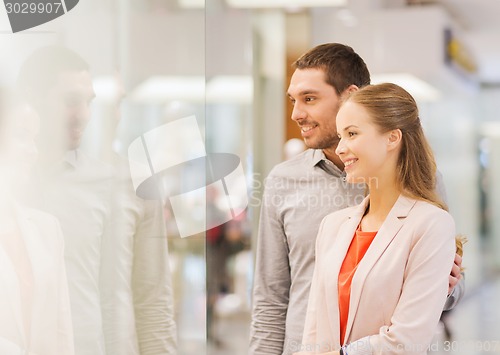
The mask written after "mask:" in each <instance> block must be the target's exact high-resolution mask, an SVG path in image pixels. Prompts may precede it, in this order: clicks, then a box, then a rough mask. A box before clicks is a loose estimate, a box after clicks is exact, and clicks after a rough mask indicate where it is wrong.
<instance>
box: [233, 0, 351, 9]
mask: <svg viewBox="0 0 500 355" xmlns="http://www.w3.org/2000/svg"><path fill="white" fill-rule="evenodd" d="M226 2H227V4H228V5H229V6H232V7H239V8H277V7H283V8H297V7H337V6H345V5H347V0H226Z"/></svg>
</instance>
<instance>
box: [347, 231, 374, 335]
mask: <svg viewBox="0 0 500 355" xmlns="http://www.w3.org/2000/svg"><path fill="white" fill-rule="evenodd" d="M375 235H377V232H362V231H361V226H360V227H358V229H357V230H356V233H355V235H354V238H353V239H352V242H351V245H350V246H349V250H347V254H346V256H345V258H344V262H343V263H342V267H341V268H340V273H339V285H338V288H339V290H338V291H339V313H340V341H341V342H342V343H344V337H345V331H346V327H347V317H348V315H349V299H350V297H351V283H352V278H353V276H354V273H355V272H356V269H357V267H358V264H359V262H360V261H361V259H362V258H363V256H364V255H365V253H366V251H367V250H368V247H369V246H370V244H371V242H372V241H373V238H375Z"/></svg>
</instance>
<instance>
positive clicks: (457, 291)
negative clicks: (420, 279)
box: [436, 171, 465, 311]
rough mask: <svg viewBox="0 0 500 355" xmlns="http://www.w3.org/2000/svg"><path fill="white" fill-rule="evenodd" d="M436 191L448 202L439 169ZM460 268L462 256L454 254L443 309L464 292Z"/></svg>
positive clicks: (459, 297) (455, 302) (452, 305)
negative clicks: (446, 297)
mask: <svg viewBox="0 0 500 355" xmlns="http://www.w3.org/2000/svg"><path fill="white" fill-rule="evenodd" d="M436 193H437V194H438V196H439V197H440V198H441V200H442V201H443V202H444V203H448V201H447V197H446V188H445V186H444V182H443V175H442V174H441V172H440V171H437V172H436ZM461 269H462V257H461V256H460V255H458V254H455V261H454V264H453V267H452V268H451V272H450V277H449V285H448V299H447V300H446V303H445V305H444V309H443V311H449V310H451V309H453V308H454V307H455V306H456V305H457V304H458V302H459V301H460V300H461V299H462V297H463V295H464V293H465V279H464V277H463V276H464V274H463V273H461V272H460V270H461Z"/></svg>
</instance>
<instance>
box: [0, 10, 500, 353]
mask: <svg viewBox="0 0 500 355" xmlns="http://www.w3.org/2000/svg"><path fill="white" fill-rule="evenodd" d="M499 14H500V2H499V1H497V0H406V1H405V0H287V1H285V0H283V1H282V0H206V1H204V0H81V1H80V2H79V3H78V5H77V6H76V7H75V8H74V9H72V10H71V11H69V12H68V13H67V14H66V15H65V16H62V17H61V18H58V19H56V20H54V21H51V22H48V23H46V24H44V25H41V26H38V27H35V28H33V29H30V30H27V31H24V32H20V33H16V34H12V33H11V32H10V27H9V25H8V20H7V16H6V14H4V13H3V11H2V15H1V18H0V26H1V31H2V32H1V34H0V48H1V51H0V58H1V67H0V73H1V75H0V81H1V85H2V86H9V85H13V83H14V82H15V80H16V75H17V72H18V70H19V67H20V64H21V63H22V62H23V60H24V58H26V56H27V55H28V54H29V53H31V52H32V51H33V50H34V49H35V48H37V47H39V46H42V45H45V44H51V43H58V44H64V45H66V46H68V47H70V48H72V49H74V50H75V51H77V52H78V53H80V54H81V55H82V56H83V57H84V58H85V59H86V60H87V61H88V62H89V63H90V67H91V72H92V75H93V80H94V88H95V91H96V99H95V100H94V102H93V103H92V120H91V122H90V125H89V127H88V128H87V130H86V132H85V136H84V141H83V144H82V149H83V150H85V151H86V152H87V153H88V154H89V155H91V156H93V157H95V158H97V159H103V160H105V159H106V154H107V153H106V152H108V151H109V150H108V149H107V148H108V147H109V146H110V145H112V147H113V149H114V150H115V151H116V152H118V153H119V154H120V155H122V156H124V157H126V156H127V154H128V148H129V146H130V145H131V143H132V142H133V141H134V140H135V139H136V138H137V137H140V136H141V135H143V134H145V133H146V132H149V131H151V130H153V129H155V128H157V127H160V126H162V125H164V124H167V123H170V122H173V121H175V120H178V119H181V118H185V117H190V116H194V117H195V118H196V123H197V125H198V127H199V129H200V133H201V136H202V137H203V141H204V146H205V149H206V152H207V153H213V154H217V153H229V154H232V155H233V156H236V157H238V158H239V162H240V165H239V166H240V167H241V169H242V171H243V174H244V178H245V181H246V186H247V191H246V193H247V196H248V197H249V198H248V203H247V205H246V206H245V203H244V201H240V202H241V203H242V204H243V205H242V206H241V207H242V208H241V211H240V212H241V214H239V215H238V216H237V217H236V218H234V219H232V220H230V221H227V220H223V222H225V223H222V222H221V223H219V224H217V223H216V224H214V225H213V228H210V229H209V230H208V231H207V232H199V233H195V234H194V235H192V233H190V235H189V236H187V235H182V234H183V233H182V232H180V228H181V226H180V224H179V222H178V221H176V218H175V217H176V216H175V211H174V210H173V208H172V204H173V203H170V202H169V200H168V198H166V200H165V221H166V222H165V223H166V227H167V230H168V244H169V256H170V265H171V269H172V274H173V280H174V301H175V311H176V321H177V329H178V339H179V354H183V355H184V354H185V355H188V354H205V353H206V354H220V355H226V354H227V355H240V354H241V355H242V354H246V353H247V346H248V337H249V325H250V305H251V288H252V277H253V260H254V252H253V251H254V249H255V243H256V234H257V233H256V232H257V228H258V225H259V217H258V216H259V207H260V205H259V202H260V196H261V193H262V182H263V179H264V178H265V176H266V175H267V174H268V173H269V171H270V169H271V168H272V167H273V166H274V165H275V164H277V163H279V162H281V161H283V160H284V159H286V158H287V157H289V156H290V155H293V154H296V153H297V152H298V151H301V150H302V149H303V146H302V145H301V144H300V141H297V140H296V138H300V132H299V130H298V128H297V126H296V124H295V123H294V122H293V121H292V120H290V113H291V106H290V103H289V100H288V98H287V97H286V89H287V85H288V81H289V78H290V76H291V74H292V69H291V63H292V62H293V61H294V60H295V59H297V57H298V56H299V55H300V54H301V53H303V52H305V51H306V50H308V49H309V48H312V47H313V46H315V45H317V44H320V43H325V42H340V43H344V44H348V45H350V46H352V47H353V48H354V49H355V51H357V52H358V53H359V54H360V55H361V57H363V58H364V59H365V61H366V63H367V65H368V67H369V68H370V71H371V74H372V82H374V83H376V82H384V81H391V82H395V83H398V84H400V85H401V86H403V87H404V88H406V89H407V90H408V91H410V92H411V93H412V94H413V95H414V96H415V98H416V100H417V102H418V105H419V109H420V113H421V114H420V117H421V119H422V122H423V125H424V129H425V132H426V134H427V137H428V138H429V140H430V142H431V145H432V148H433V149H434V152H435V155H436V158H437V163H438V168H439V170H440V172H441V173H442V175H443V178H444V182H445V186H446V191H447V198H448V204H449V207H450V211H451V213H452V215H453V217H454V218H455V221H456V226H457V231H458V232H459V233H462V234H464V235H466V236H467V238H468V242H467V244H466V245H465V255H464V259H463V266H464V267H465V275H466V294H465V296H464V298H463V299H462V301H461V302H460V304H459V305H458V306H457V307H456V308H455V309H454V310H453V311H452V312H450V314H449V315H448V317H447V321H446V322H447V326H448V327H449V330H450V332H451V339H453V340H454V341H455V343H453V344H455V346H454V348H453V349H451V350H449V351H446V352H447V353H448V352H449V353H455V354H464V355H465V354H467V355H470V354H483V353H500V307H499V306H497V305H496V301H495V300H498V298H499V297H500V278H499V275H500V273H499V271H500V257H498V255H500V185H499V184H498V182H499V181H500V114H499V113H500V21H498V15H499ZM117 77H119V78H120V81H121V83H122V86H123V89H124V92H125V95H124V97H123V98H122V97H119V96H120V95H119V94H118V84H117ZM117 105H119V111H118V113H119V115H120V122H119V125H118V131H117V133H116V134H114V133H112V132H114V131H113V128H112V127H111V126H113V124H112V122H111V123H110V120H111V119H110V116H112V115H113V112H116V111H117ZM292 139H294V140H292ZM287 142H288V143H287ZM285 143H287V144H285ZM179 144H180V143H179ZM285 147H286V148H285ZM165 149H173V150H175V149H176V148H175V146H173V147H170V148H165ZM186 159H187V158H186ZM182 174H184V175H182ZM181 175H182V176H180V180H182V181H184V180H189V179H190V176H189V170H185V171H184V172H181ZM495 181H497V183H495ZM170 183H172V184H174V185H175V184H176V183H177V184H180V182H179V181H177V182H169V181H166V182H165V184H166V185H167V186H166V188H167V189H168V188H170V185H169V184H170ZM206 193H207V194H209V193H211V192H210V191H208V190H207V191H206ZM211 201H214V203H215V204H217V201H218V199H217V197H214V198H213V199H212V200H211ZM198 207H199V206H198ZM205 208H206V209H209V208H211V207H208V206H206V207H205ZM213 208H217V206H216V207H213ZM196 212H197V210H196V209H193V214H194V213H196ZM206 212H207V213H208V212H210V211H206ZM202 214H203V213H202ZM436 337H437V338H436V339H437V341H442V340H443V339H444V328H443V329H442V331H441V332H440V333H439V334H437V335H436ZM441 345H442V344H441ZM436 353H444V350H443V346H440V348H439V350H436Z"/></svg>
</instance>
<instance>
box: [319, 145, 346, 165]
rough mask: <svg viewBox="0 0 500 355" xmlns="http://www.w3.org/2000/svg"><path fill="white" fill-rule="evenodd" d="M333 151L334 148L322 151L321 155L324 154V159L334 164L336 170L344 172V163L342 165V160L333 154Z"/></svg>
mask: <svg viewBox="0 0 500 355" xmlns="http://www.w3.org/2000/svg"><path fill="white" fill-rule="evenodd" d="M335 149H336V147H335V148H332V149H323V153H324V154H325V156H326V159H328V160H330V161H331V162H332V163H333V164H335V165H336V166H337V168H339V169H340V171H344V163H342V160H340V158H339V156H338V155H337V154H335Z"/></svg>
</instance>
